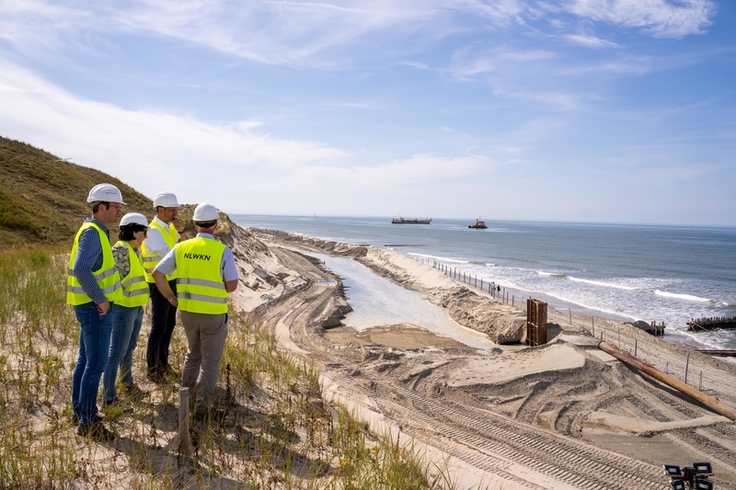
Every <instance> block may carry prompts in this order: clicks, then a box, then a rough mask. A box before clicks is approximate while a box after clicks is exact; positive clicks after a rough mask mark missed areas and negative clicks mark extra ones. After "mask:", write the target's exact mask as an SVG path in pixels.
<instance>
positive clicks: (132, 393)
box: [121, 384, 150, 400]
mask: <svg viewBox="0 0 736 490" xmlns="http://www.w3.org/2000/svg"><path fill="white" fill-rule="evenodd" d="M121 391H122V392H123V393H125V395H126V396H127V397H128V398H131V399H133V400H142V399H144V398H146V397H147V396H149V395H150V393H149V392H147V391H145V390H142V389H141V388H140V387H139V386H138V385H137V384H132V385H130V386H124V387H123V389H122V390H121Z"/></svg>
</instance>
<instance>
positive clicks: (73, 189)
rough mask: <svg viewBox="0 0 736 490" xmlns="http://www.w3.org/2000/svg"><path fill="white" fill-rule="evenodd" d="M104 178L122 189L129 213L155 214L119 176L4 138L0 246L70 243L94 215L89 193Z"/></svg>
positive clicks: (0, 160)
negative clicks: (88, 203)
mask: <svg viewBox="0 0 736 490" xmlns="http://www.w3.org/2000/svg"><path fill="white" fill-rule="evenodd" d="M101 182H109V183H110V184H114V185H116V186H117V187H118V188H119V189H120V191H121V192H122V193H123V198H124V199H125V202H126V204H127V205H126V206H125V208H124V211H125V212H126V213H127V212H131V211H135V212H139V213H144V214H145V215H146V216H151V214H152V201H151V199H149V198H148V197H146V196H144V195H143V194H141V193H140V192H138V191H136V190H135V189H133V188H132V187H130V186H129V185H127V184H125V183H123V182H121V181H120V180H118V179H116V178H115V177H112V176H110V175H108V174H105V173H103V172H100V171H99V170H95V169H92V168H87V167H82V166H80V165H76V164H74V163H70V162H66V161H64V160H62V159H60V158H59V157H57V156H56V155H52V154H51V153H48V152H46V151H43V150H39V149H38V148H34V147H33V146H30V145H28V144H25V143H22V142H19V141H14V140H11V139H8V138H3V137H0V249H4V248H16V247H25V246H28V245H38V244H58V243H71V239H72V238H73V237H74V234H75V233H76V231H77V229H78V228H79V225H80V223H81V222H82V221H83V220H84V219H85V218H86V217H87V216H89V215H90V210H89V207H88V206H87V194H88V193H89V190H90V189H91V188H92V187H94V186H95V185H96V184H99V183H101Z"/></svg>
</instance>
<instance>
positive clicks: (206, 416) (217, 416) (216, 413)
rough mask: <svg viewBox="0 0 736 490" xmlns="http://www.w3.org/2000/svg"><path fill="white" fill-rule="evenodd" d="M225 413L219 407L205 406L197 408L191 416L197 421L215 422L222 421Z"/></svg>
mask: <svg viewBox="0 0 736 490" xmlns="http://www.w3.org/2000/svg"><path fill="white" fill-rule="evenodd" d="M226 415H227V413H226V412H225V410H222V409H221V408H215V407H211V408H210V409H209V410H208V409H206V408H198V409H196V410H195V411H194V413H193V414H192V418H193V419H194V420H196V421H197V422H217V423H222V422H223V421H224V420H225V416H226Z"/></svg>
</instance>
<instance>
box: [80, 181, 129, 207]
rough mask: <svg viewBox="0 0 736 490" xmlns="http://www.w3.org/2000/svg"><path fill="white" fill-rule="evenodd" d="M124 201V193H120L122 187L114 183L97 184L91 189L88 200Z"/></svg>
mask: <svg viewBox="0 0 736 490" xmlns="http://www.w3.org/2000/svg"><path fill="white" fill-rule="evenodd" d="M100 201H106V202H119V203H120V204H125V203H124V202H123V195H122V194H121V193H120V189H118V188H117V187H115V186H114V185H112V184H97V185H96V186H94V187H93V188H92V190H90V191H89V196H87V202H100Z"/></svg>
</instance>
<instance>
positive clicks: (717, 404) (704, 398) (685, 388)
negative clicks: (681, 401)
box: [598, 342, 736, 420]
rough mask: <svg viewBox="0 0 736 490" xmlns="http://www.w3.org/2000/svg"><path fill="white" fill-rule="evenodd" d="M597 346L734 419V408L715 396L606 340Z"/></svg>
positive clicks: (735, 412)
mask: <svg viewBox="0 0 736 490" xmlns="http://www.w3.org/2000/svg"><path fill="white" fill-rule="evenodd" d="M598 348H599V349H601V350H602V351H604V352H607V353H608V354H611V355H612V356H613V357H615V358H616V359H618V360H619V361H621V362H625V363H626V364H628V365H630V366H633V367H635V368H637V369H639V370H640V371H643V372H645V373H647V374H648V375H649V376H652V377H653V378H655V379H657V380H659V381H661V382H663V383H664V384H666V385H668V386H671V387H672V388H674V389H676V390H677V391H679V392H681V393H684V394H686V395H687V396H689V397H690V398H693V399H694V400H697V401H699V402H700V403H702V404H703V405H705V406H706V407H708V408H710V409H712V410H714V411H715V412H718V413H720V414H721V415H723V416H724V417H728V418H729V419H731V420H736V409H734V408H732V407H730V406H729V405H726V404H725V403H723V402H722V401H720V400H718V399H716V398H713V397H712V396H710V395H706V394H705V393H703V392H701V391H698V390H696V389H695V388H693V387H692V386H690V385H688V384H686V383H683V382H682V381H680V380H679V379H677V378H675V377H674V376H670V375H669V374H666V373H663V372H662V371H660V370H659V369H656V368H655V367H653V366H650V365H649V364H647V363H646V362H644V361H641V360H639V359H637V358H636V357H634V356H632V355H630V354H627V353H626V352H624V351H622V350H621V349H617V348H616V347H614V346H613V345H611V344H609V343H607V342H601V343H600V344H598Z"/></svg>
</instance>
